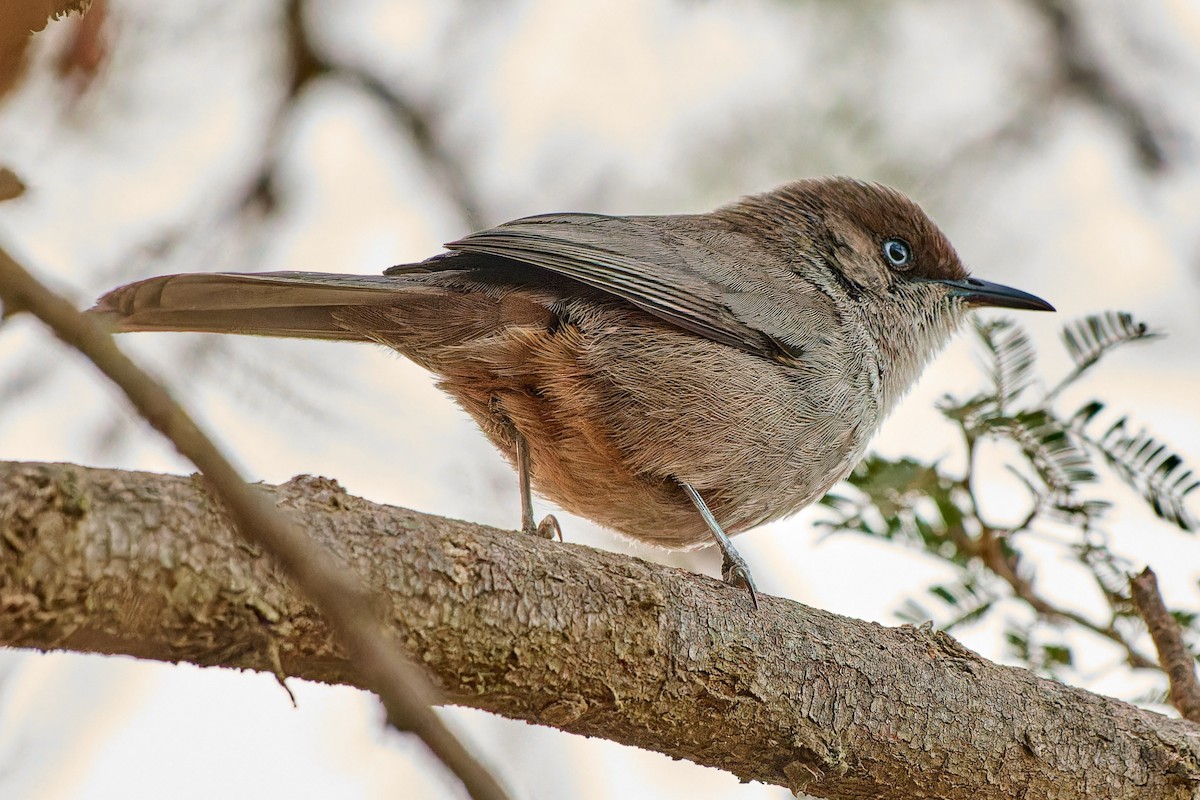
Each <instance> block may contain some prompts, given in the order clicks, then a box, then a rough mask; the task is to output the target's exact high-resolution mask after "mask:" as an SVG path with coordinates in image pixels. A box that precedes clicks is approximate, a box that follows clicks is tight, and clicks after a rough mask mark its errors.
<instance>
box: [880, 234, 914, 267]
mask: <svg viewBox="0 0 1200 800" xmlns="http://www.w3.org/2000/svg"><path fill="white" fill-rule="evenodd" d="M883 257H884V258H886V259H887V262H888V263H889V264H891V265H892V266H893V267H897V268H900V267H907V266H908V265H909V263H911V262H912V248H911V247H909V246H908V242H906V241H904V240H903V239H888V240H887V241H886V242H884V243H883Z"/></svg>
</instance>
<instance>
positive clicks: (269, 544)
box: [0, 248, 507, 800]
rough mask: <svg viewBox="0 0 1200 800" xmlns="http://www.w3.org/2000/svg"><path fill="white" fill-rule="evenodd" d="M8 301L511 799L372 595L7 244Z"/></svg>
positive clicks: (397, 714) (400, 703)
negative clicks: (112, 395) (88, 372)
mask: <svg viewBox="0 0 1200 800" xmlns="http://www.w3.org/2000/svg"><path fill="white" fill-rule="evenodd" d="M0 301H2V302H3V305H4V314H5V316H6V317H7V316H9V315H12V314H14V313H17V312H19V311H27V312H30V313H32V314H33V315H34V316H36V317H38V319H40V320H41V321H42V322H43V323H45V324H46V326H47V327H49V328H50V329H51V330H52V331H53V332H54V334H55V335H56V336H57V337H58V338H59V339H61V340H62V341H63V342H65V343H66V344H68V345H70V346H72V347H74V348H75V349H77V350H79V351H80V352H81V353H83V354H84V355H85V356H87V357H88V358H89V359H90V360H91V361H92V363H93V364H95V365H96V367H97V368H98V369H99V370H100V371H101V372H103V373H104V374H105V375H106V376H107V377H108V378H109V379H110V380H112V381H113V382H114V383H116V384H117V385H118V386H119V387H120V388H121V390H122V391H124V393H125V394H126V396H127V397H128V398H129V400H130V402H132V403H133V405H134V407H135V408H136V409H137V411H138V413H140V414H141V415H142V417H143V418H145V420H146V421H147V422H149V423H150V424H151V425H152V426H153V427H154V428H155V429H157V430H158V431H159V432H160V433H162V434H163V435H164V436H165V437H167V439H169V440H170V441H171V443H172V444H174V446H175V448H176V449H177V450H178V451H179V452H180V453H181V454H182V455H184V456H185V457H186V458H188V459H189V460H190V461H191V462H192V463H193V464H195V465H196V467H197V468H198V469H199V470H200V471H201V472H202V473H203V474H204V477H205V478H206V479H207V480H208V482H209V484H210V486H211V487H212V489H213V490H214V491H215V493H216V494H217V495H218V496H219V497H220V498H221V500H222V501H223V502H224V504H225V506H226V507H227V509H228V511H229V514H230V516H231V518H232V519H233V521H234V523H235V524H236V526H237V528H238V530H239V531H240V532H241V534H242V535H243V536H244V537H245V538H246V539H247V540H249V541H251V542H253V543H256V544H258V545H260V546H261V547H263V548H264V549H265V550H266V551H267V552H269V553H271V554H272V555H273V556H274V557H275V559H276V560H277V561H278V562H279V563H280V565H281V566H282V567H283V569H284V570H285V571H286V573H287V575H288V576H289V577H290V578H291V579H292V580H294V581H295V583H296V585H297V586H298V587H300V588H301V590H302V591H304V592H305V593H306V594H307V595H308V596H309V597H310V598H311V599H312V601H313V603H314V604H315V605H316V606H317V608H318V609H320V611H321V613H322V614H323V615H324V616H325V618H326V619H327V620H328V621H329V624H330V626H331V627H332V628H333V629H334V630H335V631H337V633H338V634H339V637H340V639H341V641H342V642H343V643H344V644H345V646H346V648H347V650H348V651H349V655H350V657H351V659H352V661H353V663H354V665H355V667H356V669H357V670H358V671H359V672H360V674H361V677H362V680H363V684H364V685H365V686H366V687H368V688H370V689H371V690H372V691H374V692H375V693H376V694H378V695H379V698H380V700H381V701H382V702H383V705H384V708H385V709H386V711H387V718H388V722H389V723H390V724H391V725H392V726H393V727H395V728H396V729H397V730H400V731H410V732H412V733H414V734H416V735H417V736H418V737H419V738H420V739H421V740H422V741H423V742H424V743H425V744H426V745H427V746H428V747H429V749H430V750H431V751H432V752H433V753H434V755H436V756H437V757H438V758H439V759H440V760H441V761H442V763H443V764H445V765H446V767H447V768H448V769H449V770H450V771H451V772H452V773H454V774H455V775H456V776H457V777H458V778H459V779H460V780H461V781H462V782H463V785H464V786H465V787H466V789H467V791H468V792H469V793H470V795H471V797H473V798H475V799H476V800H504V798H507V794H506V793H505V791H504V790H503V789H502V788H501V787H500V784H499V783H498V782H497V781H496V779H495V778H494V777H493V776H492V775H491V774H490V773H489V772H488V771H487V770H486V769H485V768H484V767H483V766H482V765H481V764H480V763H479V762H478V761H477V760H476V759H475V758H474V757H473V756H472V755H471V754H470V753H469V752H468V751H467V749H466V748H465V747H464V746H463V744H462V743H461V742H459V741H458V739H457V738H455V736H454V735H453V734H452V733H451V732H450V731H449V730H448V729H447V728H446V726H445V725H444V724H443V723H442V722H441V720H440V719H439V718H438V717H437V715H436V714H435V713H434V711H433V708H432V704H433V703H435V702H437V700H438V697H437V693H436V692H435V690H434V688H433V687H432V685H431V684H430V683H429V681H428V680H427V679H426V678H425V676H424V675H423V674H422V673H421V672H420V671H419V670H418V669H417V668H416V667H415V666H414V665H412V664H411V663H410V662H409V661H408V659H407V658H406V657H405V656H404V655H403V654H402V653H401V652H400V650H399V649H398V648H397V646H396V644H395V643H394V641H393V640H392V639H390V638H389V637H388V635H387V633H386V631H385V629H384V627H383V625H382V624H381V622H380V620H379V619H378V616H377V613H376V609H375V607H374V605H373V598H372V596H371V595H370V594H369V593H368V592H367V591H366V590H365V589H364V588H363V587H362V585H361V584H360V583H359V582H358V581H357V580H355V579H354V578H353V577H352V576H351V575H349V574H348V573H347V572H346V571H345V570H344V569H343V568H341V567H340V566H337V565H336V564H335V561H334V559H333V558H331V557H330V556H329V554H328V553H327V552H326V551H325V550H324V549H323V548H322V547H320V546H319V545H317V544H316V543H315V542H314V541H313V540H312V539H310V538H308V537H307V536H305V535H304V534H303V533H302V532H301V531H300V530H299V529H298V528H296V527H295V526H294V525H293V524H292V523H290V522H289V521H288V520H287V519H285V518H284V517H283V515H281V514H280V513H279V512H278V511H277V510H276V509H275V508H274V507H273V506H272V505H271V504H270V503H269V502H268V501H267V499H266V497H264V496H263V495H262V494H261V493H259V492H256V491H254V490H253V489H252V488H251V487H250V486H248V485H247V484H246V483H245V481H243V480H242V478H241V476H240V475H239V474H238V472H237V470H236V468H235V467H234V466H233V465H232V464H231V463H230V462H229V460H228V459H227V458H226V457H225V456H224V455H223V454H222V453H221V452H220V450H218V449H217V447H216V445H214V444H213V443H212V441H211V440H210V439H209V437H208V436H206V435H205V434H204V433H203V432H202V431H201V430H200V428H199V426H197V425H196V423H195V422H194V421H193V420H192V418H191V417H190V416H189V415H188V413H187V412H186V411H185V410H184V409H183V407H182V406H180V405H179V404H178V403H177V402H176V401H175V400H174V399H173V398H172V397H171V396H170V394H169V393H168V392H167V391H166V389H164V388H163V387H162V386H161V385H160V384H159V383H158V382H157V381H155V380H154V379H153V378H151V377H150V375H149V374H147V373H146V372H145V371H143V370H142V369H141V368H140V367H138V366H137V365H136V364H135V363H134V362H133V361H132V360H131V359H129V358H128V357H127V356H126V355H125V354H124V353H122V352H121V351H120V350H119V349H118V348H117V346H116V343H115V342H114V341H113V339H112V337H111V336H110V335H109V334H108V333H107V332H106V331H104V330H103V328H101V327H100V325H99V323H97V321H96V320H94V319H93V318H91V317H88V316H86V315H84V314H81V313H80V312H78V311H76V310H75V308H74V307H73V306H72V305H71V304H70V303H69V302H67V301H66V300H65V299H63V298H62V297H60V296H58V295H56V294H54V293H53V292H51V291H50V290H49V289H47V288H46V287H45V286H43V285H42V284H41V283H40V282H39V281H38V280H37V279H36V278H34V277H33V276H32V275H30V274H29V272H27V271H26V270H25V269H24V268H23V267H22V266H21V265H19V264H18V263H17V262H16V261H14V260H13V259H12V257H11V256H9V255H8V253H7V252H6V251H5V250H4V249H3V248H0Z"/></svg>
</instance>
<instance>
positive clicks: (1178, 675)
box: [1129, 567, 1200, 723]
mask: <svg viewBox="0 0 1200 800" xmlns="http://www.w3.org/2000/svg"><path fill="white" fill-rule="evenodd" d="M1129 588H1130V593H1131V594H1132V595H1133V602H1134V605H1136V606H1137V610H1138V613H1139V614H1141V615H1142V619H1144V620H1145V621H1146V627H1148V628H1149V629H1150V637H1151V638H1152V639H1154V646H1155V648H1156V649H1157V650H1158V658H1159V661H1160V662H1161V664H1162V669H1163V672H1165V673H1167V677H1168V678H1169V679H1170V686H1171V690H1170V694H1169V697H1170V699H1171V705H1173V706H1175V708H1176V710H1178V711H1179V713H1180V714H1182V715H1183V718H1184V719H1190V720H1191V721H1192V722H1197V723H1200V681H1197V680H1196V660H1195V659H1194V658H1193V657H1192V654H1191V653H1189V652H1188V649H1187V645H1185V644H1184V643H1183V634H1182V632H1181V631H1180V630H1179V623H1178V622H1176V621H1175V618H1174V617H1172V616H1171V613H1170V612H1169V611H1167V606H1166V605H1165V604H1164V603H1163V599H1162V595H1161V594H1160V593H1159V591H1158V578H1157V576H1155V574H1154V571H1153V570H1151V569H1150V568H1149V567H1146V568H1145V569H1144V570H1142V571H1141V573H1140V574H1138V575H1136V576H1135V577H1133V578H1132V579H1130V581H1129Z"/></svg>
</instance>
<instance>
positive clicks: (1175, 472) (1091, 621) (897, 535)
mask: <svg viewBox="0 0 1200 800" xmlns="http://www.w3.org/2000/svg"><path fill="white" fill-rule="evenodd" d="M975 333H976V335H977V336H978V338H979V343H980V345H981V349H982V353H983V355H984V370H985V372H986V375H987V383H986V385H985V388H984V389H982V390H980V391H979V392H977V393H975V394H973V395H970V396H967V397H953V396H947V397H945V398H943V399H942V401H941V402H940V403H939V406H938V407H939V410H940V411H941V412H942V414H943V415H944V416H945V417H946V419H947V420H949V421H950V422H951V423H953V424H954V425H955V426H956V428H957V429H958V431H959V433H960V435H961V440H962V443H963V448H964V452H965V456H966V462H967V464H968V467H967V469H966V470H965V472H964V473H963V474H958V473H956V472H954V471H951V470H948V469H947V468H946V467H945V466H944V465H943V464H942V463H940V462H935V463H931V464H926V463H922V462H920V461H917V460H915V459H912V458H901V459H894V460H893V459H886V458H883V457H881V456H878V455H871V456H868V457H867V458H866V459H864V460H863V462H862V463H861V464H860V465H859V466H858V467H857V468H856V469H855V470H854V472H853V473H852V474H851V475H850V477H849V478H848V479H847V484H848V486H849V491H847V492H845V493H841V494H830V495H828V496H826V497H825V498H824V499H823V500H822V501H821V502H822V503H823V504H824V505H825V506H826V507H827V508H828V509H829V510H830V512H831V516H830V517H829V518H827V519H825V520H823V521H822V522H821V523H820V524H822V525H823V526H825V527H826V528H827V530H829V531H830V532H840V531H851V532H856V533H859V534H862V535H865V536H873V537H876V538H880V539H887V540H891V541H899V542H903V543H906V544H908V545H910V546H914V547H918V548H920V549H922V550H923V551H925V552H927V553H930V554H932V555H934V556H935V557H937V558H939V559H942V560H943V561H945V562H947V563H949V564H951V565H953V567H954V568H955V578H954V580H952V581H947V582H943V583H939V584H937V585H935V586H931V587H929V588H928V589H927V590H926V593H925V597H924V598H922V599H921V600H919V601H918V600H915V599H910V600H908V601H906V602H905V603H904V605H903V606H902V607H901V608H900V609H899V610H898V611H897V614H898V616H899V617H900V618H901V619H903V620H905V621H908V622H912V623H918V622H922V621H924V620H928V619H936V620H938V622H939V625H940V626H941V627H943V628H946V629H948V628H953V627H956V626H961V625H967V624H970V623H972V622H975V621H977V620H979V619H982V618H983V617H985V616H987V615H989V614H991V613H994V612H995V611H996V610H997V609H998V608H1001V607H1003V605H1004V603H1005V602H1010V603H1011V602H1012V601H1016V602H1017V603H1023V604H1025V605H1026V606H1027V607H1029V608H1031V609H1032V610H1033V611H1034V612H1036V613H1035V620H1036V621H1035V622H1032V623H1026V624H1016V623H1013V622H1011V621H1007V622H1006V633H1005V641H1006V643H1007V645H1008V648H1009V650H1010V651H1011V653H1012V654H1013V655H1014V656H1015V657H1016V658H1018V659H1019V660H1021V661H1022V662H1024V663H1025V664H1027V665H1029V666H1030V667H1031V668H1034V669H1037V670H1039V671H1041V672H1043V673H1045V674H1049V675H1056V674H1058V673H1059V672H1060V671H1061V670H1063V669H1065V668H1070V667H1072V666H1073V665H1074V663H1075V655H1074V652H1073V650H1072V648H1071V647H1070V646H1069V645H1068V644H1067V643H1066V639H1065V636H1066V632H1067V630H1068V629H1069V627H1070V626H1074V627H1075V628H1082V629H1085V630H1088V631H1090V632H1091V633H1093V634H1095V635H1097V636H1099V637H1102V638H1104V639H1105V640H1108V641H1109V642H1112V643H1113V644H1115V645H1116V646H1117V647H1118V648H1120V649H1121V650H1122V651H1123V652H1124V655H1125V660H1126V662H1127V663H1128V664H1130V665H1132V666H1135V667H1153V666H1155V663H1154V660H1153V659H1151V658H1150V657H1149V656H1148V655H1147V654H1146V652H1144V651H1143V649H1142V648H1143V647H1144V644H1143V640H1144V631H1143V629H1142V627H1141V623H1140V620H1139V619H1138V618H1137V616H1136V612H1135V610H1134V607H1133V604H1132V602H1131V600H1130V597H1129V576H1130V571H1131V565H1130V564H1129V563H1128V562H1126V561H1125V560H1123V559H1122V558H1120V557H1119V556H1118V555H1116V554H1115V553H1113V552H1112V551H1111V550H1110V549H1109V547H1108V544H1107V541H1106V537H1105V536H1104V533H1103V531H1102V530H1101V527H1100V526H1101V524H1102V522H1103V518H1104V515H1105V513H1106V512H1107V511H1108V510H1109V509H1110V508H1111V505H1112V504H1111V502H1110V501H1109V500H1108V499H1106V498H1103V497H1097V496H1095V493H1096V492H1097V491H1098V478H1099V476H1100V475H1101V474H1105V473H1107V474H1112V475H1115V476H1116V477H1118V478H1119V479H1120V480H1122V481H1123V482H1124V483H1126V484H1127V485H1129V486H1130V487H1132V488H1133V489H1134V490H1135V491H1136V492H1137V494H1138V495H1139V496H1140V497H1141V498H1142V500H1144V501H1145V503H1146V504H1147V506H1148V507H1149V509H1150V510H1151V511H1153V513H1155V514H1156V515H1158V516H1159V517H1160V518H1162V519H1163V520H1165V521H1167V522H1169V523H1171V524H1172V525H1174V526H1175V527H1176V528H1178V529H1180V530H1183V531H1192V530H1194V529H1195V528H1196V527H1197V520H1196V518H1195V516H1194V515H1193V513H1192V510H1191V509H1190V508H1189V505H1188V504H1189V496H1190V495H1192V493H1193V492H1194V491H1195V490H1196V488H1197V487H1198V486H1200V479H1198V478H1197V477H1196V475H1195V473H1194V472H1193V471H1192V470H1191V469H1188V468H1187V467H1186V465H1185V464H1184V460H1183V458H1182V457H1181V456H1180V455H1178V454H1177V453H1175V452H1174V451H1173V450H1172V449H1171V448H1170V447H1169V446H1168V445H1167V444H1166V443H1164V442H1162V441H1161V440H1160V439H1158V438H1156V437H1155V436H1153V435H1152V434H1150V433H1148V432H1147V431H1145V430H1144V429H1142V428H1140V427H1137V426H1135V425H1134V424H1133V423H1132V422H1131V421H1130V418H1129V417H1128V416H1127V415H1118V416H1116V417H1115V418H1114V417H1110V416H1109V415H1107V414H1106V413H1105V411H1106V404H1105V403H1104V402H1102V401H1100V400H1092V401H1090V402H1088V403H1085V404H1084V405H1083V406H1081V407H1080V408H1078V409H1077V410H1075V411H1074V412H1073V413H1070V414H1063V413H1061V412H1060V410H1059V409H1058V408H1057V407H1056V401H1057V400H1058V397H1059V395H1060V394H1061V393H1062V391H1063V390H1064V389H1066V388H1068V387H1070V386H1073V385H1075V384H1077V383H1079V382H1080V381H1081V379H1082V378H1084V377H1085V375H1086V374H1087V373H1089V371H1090V370H1091V369H1093V368H1094V367H1095V366H1096V365H1098V364H1099V363H1100V362H1101V361H1102V360H1103V359H1104V358H1105V357H1106V356H1108V355H1109V354H1111V353H1112V352H1113V351H1114V350H1116V349H1118V348H1119V347H1121V346H1123V345H1126V344H1131V343H1135V342H1145V341H1149V340H1152V339H1155V338H1157V337H1159V336H1160V335H1161V334H1159V333H1157V332H1155V331H1153V330H1151V329H1150V328H1149V327H1148V326H1147V325H1146V324H1145V323H1143V322H1139V321H1137V320H1135V319H1134V318H1133V316H1132V315H1131V314H1128V313H1124V312H1107V313H1104V314H1098V315H1094V316H1089V317H1085V318H1084V319H1081V320H1076V321H1073V322H1070V323H1068V324H1067V325H1065V326H1064V327H1063V330H1062V341H1063V344H1064V346H1065V347H1066V350H1067V354H1068V355H1069V356H1070V358H1071V361H1072V363H1073V367H1072V368H1071V369H1070V370H1069V371H1068V372H1067V373H1066V374H1065V375H1063V376H1062V377H1061V379H1060V380H1059V381H1058V382H1057V383H1055V384H1053V385H1052V388H1050V389H1044V388H1041V387H1042V386H1044V385H1046V384H1043V383H1042V382H1041V381H1040V380H1039V375H1038V370H1037V366H1038V363H1037V352H1036V349H1035V348H1034V345H1033V342H1032V340H1031V339H1030V337H1029V335H1028V334H1027V333H1026V332H1025V330H1024V329H1023V328H1021V327H1020V326H1019V325H1017V324H1016V323H1015V322H1013V321H1012V320H1010V319H996V320H991V321H987V322H981V323H976V324H975ZM1106 418H1107V419H1108V420H1109V421H1107V422H1105V419H1106ZM984 440H998V441H1007V442H1011V443H1012V444H1015V445H1016V447H1017V449H1018V451H1019V453H1020V458H1019V459H1018V460H1017V461H1016V462H1015V463H1011V464H1007V465H1006V466H1007V467H1008V469H1009V470H1010V471H1011V472H1012V473H1013V474H1014V475H1016V476H1017V477H1018V478H1019V479H1020V480H1021V481H1022V483H1023V484H1024V485H1025V486H1026V488H1027V489H1028V490H1029V498H1030V499H1029V504H1028V505H1029V507H1028V513H1027V514H1026V515H1025V517H1024V518H1023V519H1022V520H1021V522H1020V523H1018V524H1015V525H1008V526H1004V525H996V524H993V523H991V522H990V521H989V520H988V519H986V518H985V516H984V514H982V513H981V511H980V508H979V505H978V503H977V501H976V495H975V489H974V485H973V473H974V471H975V469H976V464H975V462H976V451H977V446H978V444H979V443H980V442H981V441H984ZM1051 522H1053V523H1057V524H1058V527H1057V528H1056V529H1055V530H1061V527H1062V525H1066V526H1069V528H1070V529H1072V530H1073V531H1074V537H1075V539H1074V541H1067V542H1064V543H1063V546H1064V550H1065V553H1066V554H1067V555H1068V557H1069V558H1070V560H1072V561H1073V562H1074V563H1076V564H1077V565H1078V566H1079V567H1080V568H1082V569H1084V570H1085V571H1086V572H1087V573H1088V574H1089V575H1090V576H1091V579H1092V581H1093V583H1094V585H1095V587H1096V590H1097V591H1098V593H1099V595H1100V596H1102V597H1103V598H1104V600H1105V603H1106V605H1107V619H1103V620H1100V619H1099V618H1098V617H1097V616H1096V615H1095V613H1094V610H1091V611H1090V613H1088V614H1084V613H1082V612H1080V611H1078V610H1075V609H1070V608H1062V607H1059V606H1056V605H1055V604H1053V603H1051V602H1050V601H1049V600H1047V599H1046V598H1045V597H1044V596H1042V595H1041V594H1040V592H1039V591H1038V588H1037V585H1036V582H1035V579H1034V576H1033V575H1032V574H1031V572H1030V570H1028V569H1027V568H1026V566H1025V564H1024V562H1023V554H1022V550H1023V542H1024V541H1025V540H1026V538H1027V537H1031V536H1041V535H1043V533H1044V529H1045V528H1046V524H1047V523H1051ZM1173 613H1174V615H1175V618H1176V619H1177V620H1179V622H1180V624H1181V626H1183V628H1184V631H1185V635H1186V636H1188V637H1190V638H1191V639H1193V640H1195V641H1197V642H1200V613H1196V612H1192V611H1183V610H1175V611H1174V612H1173Z"/></svg>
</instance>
